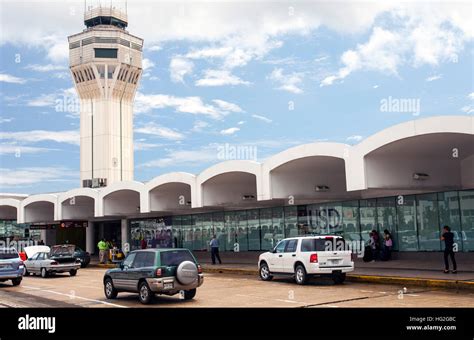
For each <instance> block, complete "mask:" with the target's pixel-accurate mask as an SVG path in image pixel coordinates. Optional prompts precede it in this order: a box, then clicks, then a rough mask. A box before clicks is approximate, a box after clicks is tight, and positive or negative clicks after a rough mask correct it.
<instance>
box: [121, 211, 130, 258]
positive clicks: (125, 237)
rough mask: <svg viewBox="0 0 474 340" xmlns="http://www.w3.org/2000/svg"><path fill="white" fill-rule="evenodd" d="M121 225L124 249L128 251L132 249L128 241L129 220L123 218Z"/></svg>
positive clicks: (125, 251)
mask: <svg viewBox="0 0 474 340" xmlns="http://www.w3.org/2000/svg"><path fill="white" fill-rule="evenodd" d="M120 227H121V228H120V229H121V234H122V251H123V252H124V253H128V252H129V251H130V244H129V243H128V221H127V219H126V218H124V219H122V220H121V223H120Z"/></svg>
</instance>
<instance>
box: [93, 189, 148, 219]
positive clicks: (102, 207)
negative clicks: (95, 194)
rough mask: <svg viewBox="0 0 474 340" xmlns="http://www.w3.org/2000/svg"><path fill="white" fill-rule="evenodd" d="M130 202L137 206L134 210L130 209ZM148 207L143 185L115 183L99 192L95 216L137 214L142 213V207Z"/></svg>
mask: <svg viewBox="0 0 474 340" xmlns="http://www.w3.org/2000/svg"><path fill="white" fill-rule="evenodd" d="M127 193H129V194H130V195H129V197H127ZM133 193H136V194H133ZM107 200H113V201H115V204H108V203H111V202H108V201H107ZM130 200H133V203H136V204H138V205H137V207H136V208H133V207H132V204H131V201H130ZM148 205H149V202H148V195H147V192H146V187H145V185H144V184H143V183H141V182H136V181H123V182H115V183H113V184H111V185H110V186H107V187H105V188H104V189H101V190H100V193H99V213H98V214H97V216H107V215H115V214H117V215H123V214H131V213H139V212H142V210H141V209H142V207H146V206H148ZM137 208H139V209H137Z"/></svg>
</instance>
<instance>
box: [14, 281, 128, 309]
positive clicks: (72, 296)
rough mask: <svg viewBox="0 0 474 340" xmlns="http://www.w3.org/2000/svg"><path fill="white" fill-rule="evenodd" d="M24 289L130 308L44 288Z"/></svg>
mask: <svg viewBox="0 0 474 340" xmlns="http://www.w3.org/2000/svg"><path fill="white" fill-rule="evenodd" d="M22 287H25V288H28V289H33V290H40V291H42V292H46V293H51V294H57V295H61V296H67V297H69V298H70V299H71V300H74V299H79V300H85V301H91V302H96V303H101V304H103V305H108V306H114V307H119V308H128V307H127V306H122V305H118V304H116V303H111V302H106V301H101V300H95V299H89V298H86V297H82V296H78V295H73V294H66V293H60V292H55V291H54V290H49V289H42V288H37V287H31V286H22Z"/></svg>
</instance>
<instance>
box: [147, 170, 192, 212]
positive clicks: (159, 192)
mask: <svg viewBox="0 0 474 340" xmlns="http://www.w3.org/2000/svg"><path fill="white" fill-rule="evenodd" d="M145 188H146V192H147V195H148V202H149V206H148V207H144V209H142V211H143V212H150V211H159V210H167V209H169V208H185V207H189V208H190V207H194V206H195V204H196V201H197V199H196V194H197V193H196V176H195V175H193V174H190V173H187V172H171V173H166V174H163V175H160V176H157V177H155V178H153V179H152V180H151V181H149V182H147V183H146V184H145ZM171 195H172V196H173V197H169V196H171ZM181 196H183V198H184V201H185V203H186V202H188V201H191V206H187V205H186V204H184V206H183V207H181V206H182V205H183V204H182V203H181V201H179V200H178V197H180V198H181ZM173 201H174V202H173ZM146 209H148V210H146Z"/></svg>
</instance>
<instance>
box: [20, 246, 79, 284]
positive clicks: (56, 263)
mask: <svg viewBox="0 0 474 340" xmlns="http://www.w3.org/2000/svg"><path fill="white" fill-rule="evenodd" d="M24 263H25V267H26V272H25V275H26V276H28V275H29V274H40V275H41V277H43V278H46V277H48V276H49V275H51V274H55V273H66V272H69V274H70V275H71V276H75V275H76V274H77V270H78V269H79V268H80V267H81V263H80V262H79V261H77V260H76V259H75V258H74V257H71V258H69V259H65V258H63V259H61V260H59V259H55V258H51V255H50V253H48V252H38V253H36V254H35V255H33V256H32V257H31V258H28V260H26V261H25V262H24Z"/></svg>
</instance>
